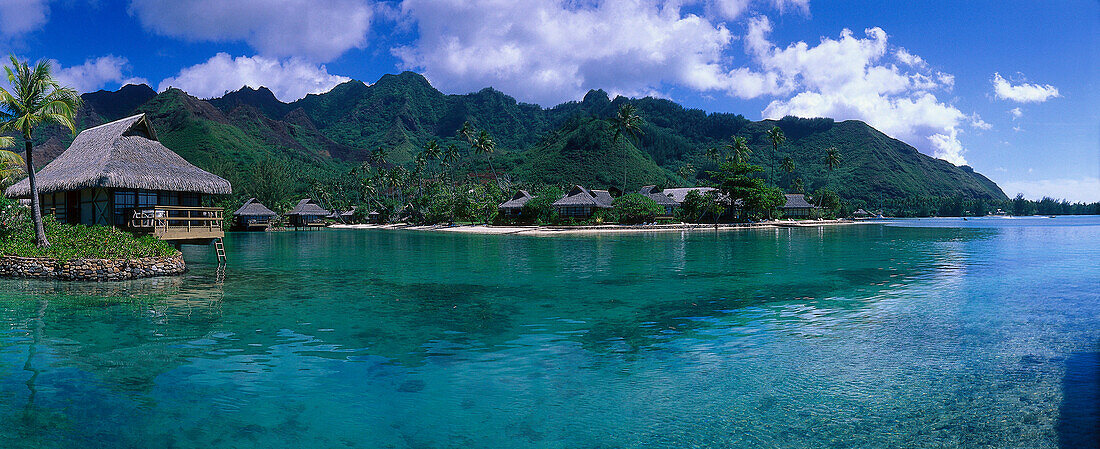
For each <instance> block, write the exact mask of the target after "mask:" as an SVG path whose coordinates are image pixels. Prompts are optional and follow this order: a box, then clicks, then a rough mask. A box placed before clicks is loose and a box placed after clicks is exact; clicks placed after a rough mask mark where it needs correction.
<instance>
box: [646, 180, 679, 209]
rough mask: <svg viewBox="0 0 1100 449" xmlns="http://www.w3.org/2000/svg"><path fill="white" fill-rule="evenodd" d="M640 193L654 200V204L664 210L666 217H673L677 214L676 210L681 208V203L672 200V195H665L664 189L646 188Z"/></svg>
mask: <svg viewBox="0 0 1100 449" xmlns="http://www.w3.org/2000/svg"><path fill="white" fill-rule="evenodd" d="M638 193H640V194H642V195H643V196H646V197H648V198H650V199H652V200H653V201H654V202H656V203H657V205H658V206H661V207H662V208H664V209H665V215H669V216H671V215H672V214H674V213H675V212H676V208H677V207H680V203H679V202H677V201H676V200H674V199H672V197H671V196H670V194H668V193H665V191H664V189H661V188H660V187H657V186H645V187H642V189H641V190H639V191H638Z"/></svg>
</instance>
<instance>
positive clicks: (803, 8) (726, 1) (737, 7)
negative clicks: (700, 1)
mask: <svg viewBox="0 0 1100 449" xmlns="http://www.w3.org/2000/svg"><path fill="white" fill-rule="evenodd" d="M762 4H764V5H768V6H771V7H773V8H775V9H777V10H779V13H780V14H783V13H786V12H788V11H791V10H794V11H797V12H799V13H801V14H802V15H809V14H810V0H767V1H765V0H713V1H711V2H710V3H708V5H707V6H708V10H709V13H710V15H713V16H717V17H718V18H720V19H722V20H736V19H738V18H740V17H741V16H742V15H744V14H745V13H748V12H749V11H751V10H753V9H755V8H754V7H757V8H758V7H760V6H762Z"/></svg>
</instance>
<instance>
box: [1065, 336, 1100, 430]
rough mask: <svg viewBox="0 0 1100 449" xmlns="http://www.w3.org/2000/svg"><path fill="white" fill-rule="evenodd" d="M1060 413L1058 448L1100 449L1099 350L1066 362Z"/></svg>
mask: <svg viewBox="0 0 1100 449" xmlns="http://www.w3.org/2000/svg"><path fill="white" fill-rule="evenodd" d="M1097 349H1100V347H1098V348H1097ZM1059 413H1060V417H1059V419H1058V447H1061V448H1064V449H1069V448H1080V449H1088V448H1100V350H1098V351H1094V352H1079V353H1076V354H1071V355H1070V356H1069V357H1068V358H1067V359H1066V375H1065V377H1064V378H1063V379H1062V405H1061V408H1060V410H1059Z"/></svg>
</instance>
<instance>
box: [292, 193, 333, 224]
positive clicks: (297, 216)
mask: <svg viewBox="0 0 1100 449" xmlns="http://www.w3.org/2000/svg"><path fill="white" fill-rule="evenodd" d="M328 215H329V211H327V210H325V209H324V208H322V207H321V206H318V205H317V203H315V202H313V200H312V199H310V198H304V199H302V200H301V201H298V204H297V205H296V206H294V209H291V211H290V212H288V213H287V214H286V217H287V219H288V220H289V221H290V225H291V226H294V227H295V228H320V227H325V226H327V225H328V224H327V223H325V217H327V216H328Z"/></svg>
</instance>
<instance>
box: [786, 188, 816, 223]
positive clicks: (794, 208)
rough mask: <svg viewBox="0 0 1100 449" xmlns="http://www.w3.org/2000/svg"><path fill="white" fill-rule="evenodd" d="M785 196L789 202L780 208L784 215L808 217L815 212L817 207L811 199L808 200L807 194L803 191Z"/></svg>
mask: <svg viewBox="0 0 1100 449" xmlns="http://www.w3.org/2000/svg"><path fill="white" fill-rule="evenodd" d="M784 196H786V197H787V202H786V203H785V204H783V206H781V207H780V208H779V210H780V211H781V212H783V216H784V217H790V218H808V217H809V216H810V215H812V214H813V211H814V209H817V207H815V206H814V205H813V204H810V202H809V201H806V195H803V194H801V193H791V194H787V195H784Z"/></svg>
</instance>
